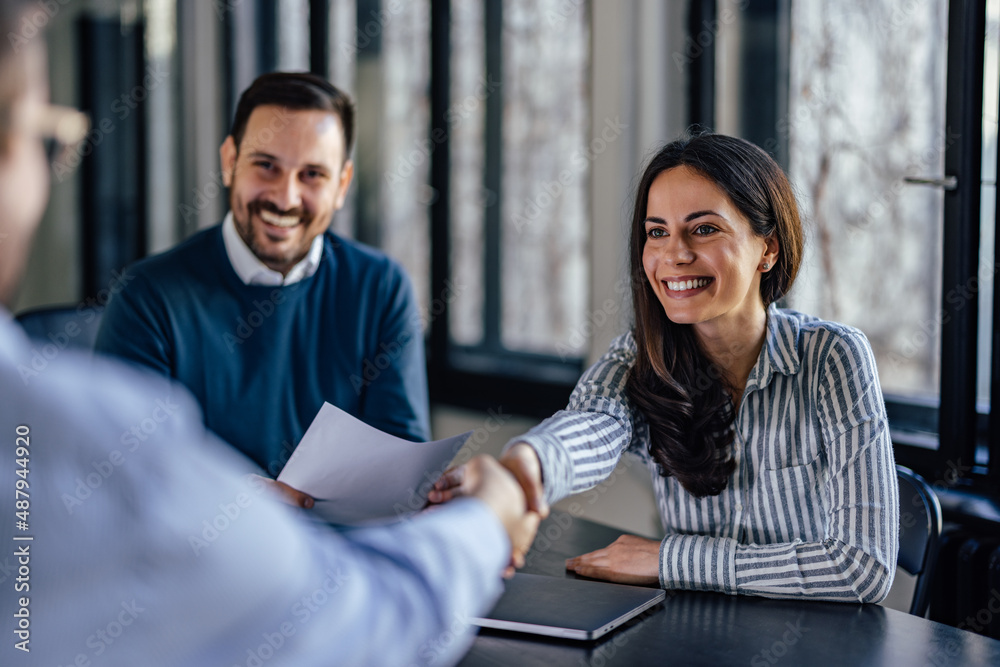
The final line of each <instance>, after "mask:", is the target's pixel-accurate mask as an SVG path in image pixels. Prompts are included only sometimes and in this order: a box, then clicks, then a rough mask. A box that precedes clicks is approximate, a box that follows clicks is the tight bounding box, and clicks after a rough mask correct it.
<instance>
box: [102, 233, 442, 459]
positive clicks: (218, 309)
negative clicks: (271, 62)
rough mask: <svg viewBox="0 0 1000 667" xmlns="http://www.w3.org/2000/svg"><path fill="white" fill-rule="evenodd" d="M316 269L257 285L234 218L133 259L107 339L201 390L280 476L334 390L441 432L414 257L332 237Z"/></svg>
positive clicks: (421, 435)
mask: <svg viewBox="0 0 1000 667" xmlns="http://www.w3.org/2000/svg"><path fill="white" fill-rule="evenodd" d="M323 240H324V245H323V259H322V261H320V263H319V267H318V269H317V270H316V273H315V274H314V275H312V276H311V277H309V278H306V279H304V280H302V281H300V282H297V283H293V284H291V285H288V286H283V287H275V286H262V285H246V284H244V283H243V282H242V281H241V280H240V278H239V277H238V276H237V275H236V272H235V271H234V270H233V268H232V265H231V264H230V262H229V257H228V256H227V254H226V249H225V245H224V244H223V241H222V227H221V225H219V226H215V227H212V228H210V229H207V230H205V231H202V232H199V233H198V234H196V235H194V236H192V237H191V238H189V239H188V240H186V241H184V242H183V243H181V244H180V245H178V246H177V247H175V248H173V249H171V250H169V251H167V252H165V253H162V254H160V255H157V256H154V257H150V258H147V259H145V260H142V261H140V262H138V263H136V264H135V265H134V266H132V267H130V268H129V269H128V272H127V274H128V275H129V277H130V279H129V281H128V283H127V285H126V287H125V288H124V289H123V290H122V291H121V292H120V293H119V294H117V295H116V296H115V297H114V298H113V299H112V300H111V303H109V304H108V307H107V309H106V310H105V312H104V317H103V321H102V323H101V330H100V333H99V335H98V340H97V345H96V347H97V350H98V351H101V352H108V353H112V354H116V355H118V356H121V357H124V358H126V359H130V360H133V361H136V362H139V363H141V364H145V365H147V366H150V367H152V368H154V369H156V370H157V371H160V372H161V373H163V374H165V375H168V376H170V377H172V378H175V379H177V380H179V381H180V382H181V383H182V384H184V385H185V386H186V387H187V388H188V389H189V390H191V392H192V393H193V394H194V395H195V397H196V398H197V399H198V401H199V402H200V403H201V406H202V408H203V410H204V413H205V423H206V425H207V426H208V427H209V428H211V429H212V430H213V431H215V432H216V433H218V434H219V435H221V436H222V437H223V438H224V439H226V440H227V441H229V442H230V443H231V444H232V445H234V446H235V447H236V448H238V449H239V450H241V451H242V452H244V453H245V454H246V455H247V456H249V457H250V458H251V459H253V460H254V461H256V462H257V464H258V465H260V466H261V468H263V469H264V470H265V471H267V472H268V473H269V474H270V475H272V476H276V475H277V474H278V472H280V470H281V468H282V467H283V466H284V464H285V462H286V461H287V460H288V456H289V455H290V453H291V451H292V449H293V448H294V446H295V445H297V444H298V442H299V440H300V439H301V437H302V434H303V433H304V432H305V429H306V428H307V427H308V426H309V424H310V422H311V421H312V420H313V417H315V416H316V413H317V412H318V411H319V409H320V407H321V406H322V405H323V402H324V401H328V402H330V403H332V404H334V405H336V406H337V407H339V408H341V409H343V410H345V411H347V412H349V413H350V414H352V415H355V416H356V417H358V418H359V419H361V420H363V421H365V422H366V423H368V424H370V425H372V426H375V427H376V428H379V429H382V430H383V431H386V432H388V433H392V434H394V435H397V436H400V437H403V438H408V439H410V440H426V439H428V437H429V431H430V428H429V416H428V406H427V378H426V369H425V366H424V352H423V335H422V331H421V323H420V318H419V315H418V313H417V308H416V304H415V300H414V296H413V288H412V285H411V284H410V281H409V279H408V278H407V277H406V274H405V273H404V271H403V270H402V268H401V267H400V266H399V265H398V264H396V263H395V262H394V261H392V260H391V259H389V258H388V257H386V256H385V255H383V254H382V253H380V252H378V251H376V250H374V249H372V248H368V247H366V246H363V245H361V244H358V243H355V242H353V241H349V240H346V239H342V238H340V237H337V236H336V235H334V234H333V233H331V232H327V233H326V234H325V235H324V238H323Z"/></svg>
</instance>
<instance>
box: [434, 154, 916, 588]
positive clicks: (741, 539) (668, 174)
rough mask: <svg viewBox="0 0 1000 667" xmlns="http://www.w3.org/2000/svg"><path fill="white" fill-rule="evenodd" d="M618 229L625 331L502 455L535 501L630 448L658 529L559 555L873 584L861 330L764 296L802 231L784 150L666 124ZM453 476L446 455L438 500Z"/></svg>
mask: <svg viewBox="0 0 1000 667" xmlns="http://www.w3.org/2000/svg"><path fill="white" fill-rule="evenodd" d="M631 227H632V229H631V243H630V258H631V262H630V265H631V285H632V301H633V305H634V312H635V323H634V326H633V327H632V330H631V331H630V332H628V333H626V334H624V335H622V336H620V337H619V338H617V339H616V340H615V341H614V342H612V344H611V348H610V349H609V350H608V352H607V353H606V354H605V355H604V356H603V357H602V358H601V359H600V360H599V361H598V362H597V363H596V364H595V365H594V366H592V367H591V368H590V369H589V370H587V371H586V372H585V373H584V374H583V376H582V377H581V378H580V381H579V382H578V383H577V385H576V388H575V389H574V391H573V394H572V395H571V396H570V400H569V405H568V406H567V407H566V409H565V410H562V411H560V412H558V413H556V414H555V415H553V416H552V417H550V418H549V419H547V420H545V421H544V422H542V423H541V424H539V425H538V426H536V427H535V428H533V429H532V430H531V431H529V432H528V433H527V434H525V435H523V436H521V437H518V438H515V439H513V440H512V441H511V442H510V443H508V445H507V446H506V448H505V450H504V454H503V456H502V457H501V462H503V463H504V464H505V465H507V466H508V467H509V468H510V469H511V470H512V471H513V472H514V473H515V474H516V475H517V477H518V479H519V480H520V481H521V483H522V485H523V488H524V490H525V493H526V495H527V497H528V502H529V506H530V507H532V508H534V509H536V510H537V511H539V512H540V513H541V514H542V515H543V516H544V514H545V513H546V512H547V511H548V510H547V507H548V504H549V503H552V502H555V501H557V500H559V499H560V498H563V497H565V496H567V495H569V494H571V493H579V492H581V491H584V490H586V489H588V488H590V487H592V486H594V485H596V484H599V483H601V482H602V481H603V480H604V479H606V478H607V477H608V476H609V475H610V474H611V472H612V471H613V470H614V468H615V466H616V465H617V464H618V461H619V459H620V457H621V455H622V454H623V453H624V452H625V451H626V450H628V451H632V452H634V453H635V454H637V455H638V456H639V457H640V458H641V459H643V460H644V462H645V463H646V465H647V467H648V468H649V471H650V473H651V476H652V479H653V487H654V491H655V495H656V501H657V505H658V508H659V511H660V518H661V521H662V523H663V528H664V532H665V533H666V536H665V537H664V538H663V539H662V540H650V539H646V538H641V537H635V536H631V535H626V536H622V537H621V538H619V539H618V540H617V541H616V542H614V543H613V544H611V545H610V546H608V547H606V548H604V549H599V550H597V551H594V552H591V553H588V554H583V555H580V556H577V557H575V558H571V559H569V560H568V561H567V562H566V567H567V569H569V570H572V571H574V572H576V573H577V574H581V575H584V576H588V577H595V578H598V579H607V580H610V581H616V582H620V583H634V584H646V585H659V586H661V587H663V588H668V589H685V590H706V591H718V592H722V593H728V594H730V595H760V596H765V597H793V598H810V599H817V600H836V601H843V602H879V601H881V600H883V599H884V598H885V596H886V595H887V594H888V592H889V588H890V587H891V585H892V580H893V576H894V573H895V568H896V556H897V549H898V539H899V488H898V483H897V479H896V468H895V464H894V461H893V454H892V442H891V441H890V438H889V425H888V421H887V419H886V414H885V404H884V402H883V400H882V390H881V388H880V386H879V380H878V373H877V371H876V369H875V358H874V355H873V354H872V350H871V347H870V346H869V344H868V340H867V339H866V338H865V335H864V334H863V333H862V332H861V331H858V330H857V329H854V328H852V327H849V326H845V325H842V324H837V323H834V322H825V321H823V320H820V319H818V318H816V317H812V316H809V315H805V314H802V313H799V312H795V311H793V310H786V309H782V308H778V307H777V306H776V305H775V302H776V301H777V300H778V299H779V298H781V297H782V296H783V295H785V294H786V293H787V292H788V290H789V289H791V287H792V283H793V282H794V280H795V276H796V274H797V272H798V268H799V262H800V261H801V258H802V248H803V240H802V237H803V234H802V225H801V222H800V219H799V214H798V207H797V206H796V203H795V197H794V195H793V193H792V189H791V186H790V184H789V183H788V179H787V178H786V177H785V174H784V173H783V172H782V170H781V168H780V167H779V166H778V165H777V164H776V163H775V162H774V160H773V159H771V157H770V156H769V155H768V154H767V153H765V152H764V151H763V150H761V149H760V148H758V147H757V146H755V145H753V144H751V143H749V142H747V141H744V140H742V139H737V138H734V137H728V136H724V135H719V134H703V135H700V136H695V137H691V138H684V139H680V140H677V141H674V142H672V143H669V144H667V145H666V146H664V147H663V148H662V149H661V150H660V151H659V152H658V153H656V155H655V156H654V157H653V158H652V159H651V160H650V162H649V164H648V165H647V166H646V168H645V170H644V172H643V174H642V176H641V179H640V181H639V186H638V190H637V194H636V200H635V207H634V209H633V216H632V225H631ZM461 493H462V487H461V474H460V471H459V472H458V473H457V474H456V473H448V474H446V475H445V476H444V478H443V479H442V480H440V481H439V482H438V484H437V490H436V491H434V492H432V498H433V499H435V500H444V499H447V498H450V497H453V496H454V495H460V494H461Z"/></svg>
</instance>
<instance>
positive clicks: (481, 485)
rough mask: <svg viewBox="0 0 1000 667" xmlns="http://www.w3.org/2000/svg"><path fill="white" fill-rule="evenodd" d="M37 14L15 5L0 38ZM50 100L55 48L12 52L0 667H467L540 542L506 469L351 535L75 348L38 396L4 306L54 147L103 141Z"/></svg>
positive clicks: (2, 290) (2, 207) (5, 10)
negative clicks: (48, 144)
mask: <svg viewBox="0 0 1000 667" xmlns="http://www.w3.org/2000/svg"><path fill="white" fill-rule="evenodd" d="M41 11H43V9H42V8H41V7H40V6H39V5H38V4H37V3H35V2H28V1H27V0H0V34H3V35H9V34H16V33H17V31H18V30H19V29H20V26H21V25H22V22H23V21H24V20H25V19H27V20H30V19H31V18H33V12H41ZM46 81H47V75H46V49H45V43H44V38H43V37H41V36H37V37H33V38H32V39H30V40H28V41H27V42H26V43H17V48H16V49H15V48H14V42H12V41H10V40H7V39H5V40H3V44H2V45H0V239H2V242H0V302H2V304H3V305H0V396H2V397H3V399H2V401H0V441H2V445H0V480H2V481H0V488H2V489H3V494H2V495H3V499H2V501H0V540H2V542H3V544H4V547H3V551H2V552H0V565H2V566H3V572H4V573H5V579H6V581H5V583H4V586H3V588H2V591H0V611H2V614H0V615H2V617H3V622H2V624H0V625H2V633H0V634H2V635H3V637H4V640H3V642H2V647H0V664H2V665H4V666H5V667H6V666H10V667H13V666H15V665H43V664H45V665H83V666H86V665H130V666H131V665H143V666H145V667H150V666H157V665H164V666H166V665H171V666H176V665H192V666H196V665H197V666H200V665H260V664H267V665H295V666H296V667H301V666H303V665H334V664H337V665H365V664H372V665H409V664H450V663H453V662H455V661H456V660H457V659H458V658H459V657H461V655H462V654H463V652H464V651H465V649H466V648H467V647H468V644H469V642H470V641H471V635H470V633H469V631H468V618H469V617H470V616H472V615H476V614H481V613H483V612H485V611H487V610H488V608H489V607H490V605H491V604H492V603H493V602H494V600H495V598H496V597H497V595H498V594H499V591H500V588H501V585H500V581H501V573H502V572H503V571H504V570H505V568H507V567H508V565H509V564H510V563H511V561H513V562H515V563H518V562H520V561H521V560H522V558H523V549H524V548H526V545H527V544H528V543H530V540H531V538H532V537H533V535H534V531H535V530H536V528H537V520H538V517H537V515H534V514H529V513H527V512H526V509H525V508H526V502H525V498H524V495H523V493H522V491H521V489H520V487H519V486H518V484H517V483H516V481H515V480H514V478H513V477H512V476H511V475H510V474H509V473H508V472H507V471H506V470H505V469H503V468H502V467H501V466H500V465H499V464H498V463H496V462H495V461H494V460H492V459H489V458H485V457H480V458H477V459H474V460H473V461H470V462H469V464H468V465H467V467H466V468H465V472H466V474H467V476H468V477H470V478H473V479H474V481H473V482H472V487H473V492H472V495H473V496H474V498H470V499H463V500H460V501H457V502H455V503H452V504H448V505H446V506H443V507H440V508H432V509H431V510H429V511H426V512H423V513H421V514H419V515H416V516H415V517H413V518H412V520H408V521H405V522H402V523H397V524H392V525H385V526H379V527H370V528H359V529H355V530H352V531H349V532H345V533H340V532H337V531H335V530H334V529H332V528H330V527H328V526H324V525H315V524H312V523H309V522H306V521H305V520H303V519H301V516H302V515H301V514H300V511H299V510H296V509H293V508H291V507H288V506H287V505H285V504H282V503H280V502H277V501H276V500H274V499H273V498H271V497H270V496H271V494H272V493H273V491H272V490H271V489H269V488H267V487H265V485H264V484H263V483H261V481H260V478H258V477H256V476H254V475H250V474H249V473H248V471H249V470H251V469H252V465H251V464H250V462H249V461H248V460H247V459H245V458H243V457H242V456H241V455H239V454H237V453H236V452H235V451H234V450H232V449H231V448H230V447H229V446H227V445H226V444H225V443H224V442H222V441H221V440H219V439H218V438H217V437H216V436H214V435H212V434H211V433H210V432H209V431H207V430H206V429H205V427H204V425H203V422H202V419H201V414H200V412H199V409H198V406H197V404H196V402H195V401H194V400H193V399H192V398H191V397H190V395H188V394H187V393H186V392H185V391H183V390H182V389H181V388H179V387H174V388H172V389H170V390H169V391H168V392H167V393H166V394H164V390H165V385H164V383H163V381H162V379H157V378H155V377H154V376H153V374H152V373H149V372H147V371H144V370H140V369H138V368H132V367H126V366H124V365H121V364H119V363H118V362H114V361H112V360H107V359H95V360H93V361H92V362H91V361H90V360H89V358H87V357H82V356H77V355H75V354H74V353H72V352H71V351H69V350H65V351H63V352H62V353H61V354H60V355H59V357H57V358H56V359H54V360H53V361H52V362H51V363H50V365H49V366H48V368H46V369H45V371H44V372H42V373H41V374H40V375H38V376H33V377H32V378H31V381H30V383H26V382H25V381H24V380H23V379H22V377H21V375H20V374H19V372H18V367H19V366H20V365H22V364H28V363H29V359H30V354H31V349H30V346H29V343H28V341H27V339H26V338H25V337H24V335H23V333H22V332H21V331H20V329H19V328H18V326H17V325H16V324H15V323H14V321H13V320H12V318H11V315H10V312H9V311H8V310H7V308H9V307H10V304H11V303H12V301H13V298H14V294H15V292H16V288H17V285H18V281H19V279H20V277H21V273H22V271H23V267H24V265H25V261H26V258H27V256H28V252H29V246H30V243H31V239H32V236H33V234H34V232H35V230H36V228H37V225H38V222H39V220H40V217H41V215H42V213H43V211H44V208H45V204H46V200H47V197H48V186H49V178H48V168H49V165H48V163H47V160H46V156H45V154H44V152H43V140H46V139H53V138H54V139H63V140H67V141H68V140H71V139H75V140H79V138H81V137H82V136H83V134H84V133H85V131H86V123H85V121H84V120H83V119H81V117H80V116H79V114H77V113H76V112H73V111H71V110H67V109H60V108H57V107H53V106H50V105H49V104H48V91H47V83H46ZM137 430H138V432H139V433H142V434H143V438H142V439H141V440H140V439H139V438H137V437H135V435H134V434H135V433H136V432H137ZM127 443H131V444H127Z"/></svg>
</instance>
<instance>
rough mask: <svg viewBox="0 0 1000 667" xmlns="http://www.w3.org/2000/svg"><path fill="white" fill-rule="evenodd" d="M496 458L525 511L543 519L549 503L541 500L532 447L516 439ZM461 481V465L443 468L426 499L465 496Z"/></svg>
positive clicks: (542, 494)
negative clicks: (514, 482)
mask: <svg viewBox="0 0 1000 667" xmlns="http://www.w3.org/2000/svg"><path fill="white" fill-rule="evenodd" d="M499 460H500V463H501V464H502V465H503V466H504V467H505V468H507V470H509V471H510V472H511V474H513V475H514V478H515V479H517V482H518V484H520V485H521V489H522V490H523V491H524V496H525V499H526V501H527V509H528V511H531V512H536V513H537V514H538V515H539V517H541V518H543V519H544V518H545V517H547V516H548V515H549V506H548V503H546V502H545V488H544V487H543V485H542V465H541V463H540V462H539V460H538V454H536V453H535V450H534V449H533V448H532V447H531V446H530V445H528V444H527V443H524V442H519V443H517V444H516V445H514V446H513V447H511V448H510V449H508V450H507V452H506V453H504V455H503V456H501V457H500V459H499ZM462 482H463V479H462V475H461V468H453V469H451V470H447V471H446V472H445V473H444V474H443V475H441V478H440V479H438V481H437V482H435V483H434V487H433V488H432V489H431V491H430V493H428V494H427V499H428V501H429V502H431V503H435V504H437V503H446V502H448V501H449V500H451V499H452V498H457V497H459V496H462V495H465V492H464V490H463V484H462Z"/></svg>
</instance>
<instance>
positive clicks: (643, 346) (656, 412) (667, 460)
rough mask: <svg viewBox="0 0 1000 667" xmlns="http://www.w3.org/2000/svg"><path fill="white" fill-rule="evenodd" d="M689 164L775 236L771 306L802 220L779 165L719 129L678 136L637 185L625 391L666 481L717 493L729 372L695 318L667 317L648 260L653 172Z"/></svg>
mask: <svg viewBox="0 0 1000 667" xmlns="http://www.w3.org/2000/svg"><path fill="white" fill-rule="evenodd" d="M680 166H687V167H690V168H692V169H694V170H696V171H697V172H699V173H700V174H702V175H703V176H705V177H706V178H708V179H709V180H711V181H712V182H713V183H715V184H716V186H718V187H719V188H720V189H721V190H722V191H723V192H724V193H725V194H726V195H727V196H728V197H729V199H730V201H731V202H732V203H733V205H734V206H735V207H736V208H737V209H738V210H739V211H740V213H742V214H743V216H744V217H745V218H746V219H747V220H748V221H749V223H750V226H751V228H752V229H753V233H754V234H756V235H757V236H760V237H765V238H766V237H770V236H774V237H775V238H777V240H778V258H777V260H776V264H775V266H774V267H773V268H772V269H771V270H770V271H768V272H765V273H763V274H762V276H761V283H760V293H761V298H762V300H763V302H764V306H765V308H766V307H767V306H768V305H769V304H771V303H772V302H773V301H776V300H777V299H779V298H781V296H782V295H784V294H785V293H786V292H787V291H788V290H789V288H791V286H792V283H793V282H794V280H795V276H796V274H797V273H798V269H799V263H800V261H801V259H802V244H803V242H802V225H801V222H800V220H799V213H798V207H797V206H796V204H795V196H794V194H793V193H792V188H791V186H790V185H789V183H788V179H787V178H786V177H785V174H784V172H783V171H782V170H781V167H779V166H778V165H777V163H776V162H775V161H774V160H773V159H771V157H770V156H769V155H768V154H767V153H765V152H764V151H763V150H761V149H760V148H758V147H757V146H755V145H753V144H751V143H750V142H748V141H744V140H743V139H737V138H735V137H729V136H726V135H721V134H702V135H699V136H695V137H691V138H684V139H679V140H677V141H674V142H671V143H669V144H667V145H666V146H664V147H663V148H662V149H660V151H659V152H657V154H656V155H655V156H653V158H652V159H651V160H650V162H649V164H648V165H647V166H646V169H645V170H644V172H643V174H642V178H641V179H640V181H639V185H638V188H637V190H636V199H635V208H634V210H633V214H632V231H631V242H630V251H629V255H630V265H631V274H632V275H631V279H632V302H633V304H634V306H635V329H634V331H633V334H634V336H635V341H636V346H637V348H638V353H637V356H636V362H635V365H634V366H633V367H632V370H631V371H630V373H629V377H628V380H627V384H626V392H627V394H628V397H629V399H630V400H631V402H632V404H633V406H635V407H636V408H637V409H639V410H640V411H641V412H642V413H643V415H644V416H645V418H646V420H647V422H648V424H649V435H650V443H649V452H650V455H651V456H652V457H653V459H654V460H655V461H656V462H657V464H658V465H659V468H660V473H661V474H662V475H663V476H664V477H670V476H673V477H676V478H677V480H678V481H679V482H680V483H681V485H682V486H683V487H684V488H685V489H686V490H687V491H688V492H689V493H691V494H692V495H694V496H697V497H703V496H709V495H718V494H719V493H721V492H722V490H723V489H725V488H726V484H727V482H728V479H729V476H730V475H731V474H732V472H733V470H734V468H735V465H736V464H735V461H734V460H733V458H732V450H731V447H730V444H731V443H732V440H733V428H732V427H733V420H734V418H735V413H734V412H733V411H732V410H730V409H729V405H730V398H729V394H728V391H727V390H728V389H729V387H728V386H727V385H726V384H725V383H726V379H725V377H724V374H723V372H722V371H721V370H720V369H719V368H718V367H716V366H715V365H713V364H712V363H711V362H709V360H708V358H707V357H706V356H705V354H704V353H703V352H702V350H701V348H700V347H699V345H698V342H697V340H696V339H695V335H694V331H693V329H692V328H691V325H689V324H677V323H675V322H672V321H671V320H670V319H669V318H667V315H666V313H665V312H664V310H663V306H662V305H661V304H660V301H659V299H657V297H656V294H655V293H654V292H653V289H652V286H651V285H650V284H649V280H648V279H647V277H646V273H645V269H644V268H643V263H642V253H643V246H644V245H645V243H646V229H645V221H646V206H647V203H648V200H649V189H650V187H651V186H652V184H653V181H654V180H655V179H656V177H657V176H659V175H660V174H662V173H663V172H665V171H667V170H669V169H674V168H676V167H680Z"/></svg>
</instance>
